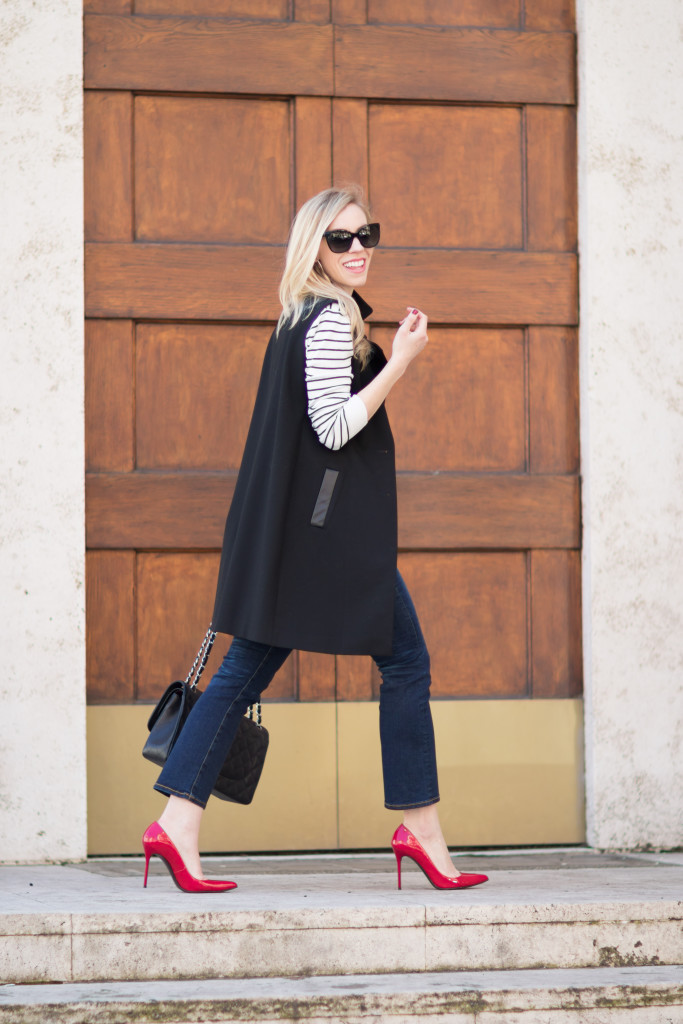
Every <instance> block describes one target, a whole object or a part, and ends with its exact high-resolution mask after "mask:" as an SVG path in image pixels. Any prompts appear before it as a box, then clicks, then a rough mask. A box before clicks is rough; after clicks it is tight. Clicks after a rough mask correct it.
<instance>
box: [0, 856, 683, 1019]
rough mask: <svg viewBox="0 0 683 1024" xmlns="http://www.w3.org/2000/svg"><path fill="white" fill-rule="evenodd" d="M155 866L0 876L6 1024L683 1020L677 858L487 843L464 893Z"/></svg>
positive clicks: (276, 866) (336, 860)
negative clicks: (188, 882)
mask: <svg viewBox="0 0 683 1024" xmlns="http://www.w3.org/2000/svg"><path fill="white" fill-rule="evenodd" d="M153 864H154V870H153V874H152V876H151V878H150V884H149V886H148V888H147V890H144V889H143V888H142V884H141V879H142V862H141V861H140V860H138V859H134V858H121V859H120V860H93V861H90V862H88V863H87V864H85V865H70V866H67V865H65V866H59V867H57V866H45V867H5V868H0V978H1V979H2V981H3V982H5V984H4V985H0V1024H4V1022H5V1021H8V1022H9V1021H11V1022H12V1024H27V1022H31V1024H34V1022H40V1024H42V1022H44V1021H53V1020H54V1021H60V1022H62V1021H65V1022H68V1024H81V1022H83V1024H86V1022H87V1024H90V1022H91V1021H96V1022H98V1024H100V1022H119V1021H166V1022H176V1021H177V1022H181V1021H182V1022H185V1021H188V1022H189V1021H207V1022H208V1021H232V1020H242V1021H245V1020H272V1021H279V1020H283V1021H284V1020H292V1019H306V1020H310V1021H323V1020H324V1021H327V1022H330V1021H341V1020H343V1021H346V1022H349V1021H355V1020H360V1019H363V1020H366V1019H368V1018H369V1019H371V1020H375V1021H378V1022H381V1021H384V1020H386V1021H387V1022H389V1021H391V1022H393V1024H399V1022H400V1021H407V1020H408V1018H411V1019H413V1018H417V1019H419V1020H420V1021H424V1022H430V1024H431V1022H433V1021H435V1020H436V1019H437V1018H440V1019H444V1018H447V1019H448V1021H449V1022H451V1021H453V1022H460V1021H462V1022H465V1021H467V1022H468V1024H569V1022H572V1024H573V1022H576V1024H579V1022H580V1024H603V1022H604V1024H608V1022H609V1024H611V1022H617V1021H622V1020H623V1021H625V1022H631V1024H655V1022H657V1024H659V1022H661V1024H683V967H681V966H680V965H681V964H683V901H682V900H683V856H682V855H676V854H668V855H667V854H664V855H660V856H659V857H655V856H654V855H650V856H649V857H647V856H640V857H635V856H627V855H621V856H619V855H606V854H597V853H594V852H593V851H590V850H566V851H550V852H547V851H546V852H538V853H535V854H521V853H509V854H503V855H498V856H494V855H493V854H490V853H489V854H483V855H481V856H479V857H477V858H472V857H467V858H461V859H460V861H459V866H461V867H462V869H463V870H474V869H476V870H483V871H485V872H486V873H487V874H489V875H490V878H491V881H490V882H489V883H487V884H486V885H484V886H481V887H477V888H475V889H469V890H462V891H460V892H457V893H445V892H439V891H437V890H434V889H432V888H431V887H430V886H429V885H428V884H427V882H426V880H425V879H424V876H423V875H422V874H421V873H419V872H417V871H416V870H414V871H411V870H409V869H408V870H406V873H405V877H404V887H403V889H402V890H401V891H400V892H399V891H397V889H396V887H395V886H396V882H395V875H394V874H393V865H392V861H391V860H390V859H389V857H386V856H383V855H377V856H375V857H372V856H360V855H359V856H355V857H352V856H347V857H344V856H326V857H318V858H314V857H296V858H274V857H268V858H248V857H244V858H235V859H231V860H227V859H224V860H221V859H217V858H213V859H209V860H207V873H209V872H210V873H211V874H212V875H216V876H218V877H222V876H227V877H235V878H236V880H237V881H238V889H237V890H235V891H234V892H231V893H226V894H222V895H220V896H216V895H210V896H206V895H199V896H189V895H187V894H184V893H180V892H178V890H176V889H175V887H173V886H172V884H171V882H170V879H169V877H168V875H167V874H166V872H165V869H164V868H163V866H162V865H161V864H160V862H158V861H157V862H153ZM404 864H406V862H405V861H404ZM37 983H39V984H37Z"/></svg>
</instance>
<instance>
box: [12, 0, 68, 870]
mask: <svg viewBox="0 0 683 1024" xmlns="http://www.w3.org/2000/svg"><path fill="white" fill-rule="evenodd" d="M81 69H82V10H81V2H80V0H46V2H44V3H41V4H32V3H28V2H26V0H4V2H3V4H2V10H1V13H0V181H2V200H1V202H2V216H1V218H0V219H1V222H2V228H1V229H0V265H1V266H2V273H1V274H0V339H1V340H0V345H1V346H2V348H1V353H0V418H1V421H2V444H1V445H0V486H1V494H0V537H1V544H2V547H1V556H0V557H1V564H0V609H1V615H0V635H1V638H2V639H1V644H2V671H1V673H0V860H8V861H11V860H21V861H42V860H53V859H58V860H67V859H72V858H80V857H82V856H84V854H85V852H86V818H85V629H84V624H85V623H84V620H85V590H84V558H85V552H84V507H83V470H84V464H83V148H82V119H83V114H82V109H83V107H82V88H83V83H82V70H81Z"/></svg>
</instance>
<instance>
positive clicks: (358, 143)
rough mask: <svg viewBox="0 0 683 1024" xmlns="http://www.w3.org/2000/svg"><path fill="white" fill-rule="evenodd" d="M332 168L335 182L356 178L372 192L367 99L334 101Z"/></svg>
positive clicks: (366, 191) (366, 189)
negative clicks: (369, 175)
mask: <svg viewBox="0 0 683 1024" xmlns="http://www.w3.org/2000/svg"><path fill="white" fill-rule="evenodd" d="M332 170H333V175H334V181H335V182H343V181H355V182H356V183H357V184H359V185H360V186H361V188H362V189H363V191H364V192H365V193H366V195H368V194H369V189H368V104H367V101H366V100H353V99H351V100H344V99H341V100H338V99H333V100H332Z"/></svg>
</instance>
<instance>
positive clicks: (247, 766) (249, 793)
mask: <svg viewBox="0 0 683 1024" xmlns="http://www.w3.org/2000/svg"><path fill="white" fill-rule="evenodd" d="M215 639H216V634H215V633H214V632H213V631H212V630H211V628H210V627H209V629H208V630H207V631H206V636H205V637H204V639H203V641H202V645H201V647H200V648H199V651H198V652H197V657H196V658H195V659H194V663H193V665H192V668H191V669H190V671H189V672H188V674H187V678H186V679H185V681H184V682H180V681H179V680H178V681H176V682H175V683H171V685H170V686H169V687H167V689H166V690H165V691H164V694H163V696H162V698H161V700H160V701H159V703H158V704H157V706H156V707H155V709H154V711H153V712H152V714H151V715H150V716H149V721H148V722H147V728H148V729H149V736H148V738H147V742H146V743H145V745H144V747H143V750H142V756H143V757H146V758H147V760H148V761H153V762H154V764H158V765H163V764H165V762H166V758H167V757H168V755H169V754H170V753H171V750H172V749H173V745H174V744H175V742H176V740H177V739H178V736H179V735H180V731H181V729H182V727H183V726H184V724H185V722H186V720H187V716H188V715H189V713H190V711H191V710H192V708H193V707H194V705H195V704H196V703H197V701H198V700H199V698H200V697H201V695H202V691H201V690H199V689H198V688H197V683H198V681H199V677H200V676H201V674H202V672H203V671H204V666H205V665H206V662H207V659H208V657H209V654H210V653H211V648H212V647H213V643H214V640H215ZM248 715H249V717H246V716H245V717H244V718H242V719H241V720H240V724H239V728H238V730H237V735H236V736H235V739H234V740H233V743H232V746H231V747H230V750H229V751H228V756H227V757H226V759H225V762H224V764H223V767H222V768H221V770H220V774H219V776H218V778H217V779H216V784H215V786H214V788H213V790H212V792H213V795H214V796H217V797H219V799H221V800H231V801H232V802H233V803H236V804H250V803H251V801H252V799H253V797H254V793H255V792H256V787H257V785H258V781H259V779H260V778H261V772H262V771H263V764H264V761H265V759H266V752H267V750H268V730H267V729H266V728H265V726H263V725H261V704H260V703H259V704H257V705H256V718H254V708H253V707H250V708H249V710H248Z"/></svg>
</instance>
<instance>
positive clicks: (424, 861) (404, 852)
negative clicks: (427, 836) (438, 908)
mask: <svg viewBox="0 0 683 1024" xmlns="http://www.w3.org/2000/svg"><path fill="white" fill-rule="evenodd" d="M391 846H392V849H393V851H394V853H395V854H396V865H397V867H398V887H399V889H400V888H401V860H402V858H403V857H410V859H411V860H414V861H415V863H416V864H417V866H418V867H419V868H422V870H423V871H424V873H425V875H426V876H427V878H428V879H429V881H430V882H431V883H432V885H433V886H434V888H435V889H469V888H470V886H472V885H481V883H482V882H488V880H489V877H488V875H456V877H455V878H449V877H448V875H442V874H441V872H440V871H439V870H438V869H437V868H436V867H434V864H433V862H432V860H431V859H430V857H429V855H428V854H427V853H426V852H425V850H424V848H423V847H422V846H421V845H420V843H419V842H418V841H417V839H416V838H415V836H414V835H413V833H412V832H411V831H410V829H408V828H406V827H405V825H399V826H398V828H397V829H396V831H395V832H394V835H393V838H392V840H391Z"/></svg>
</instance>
